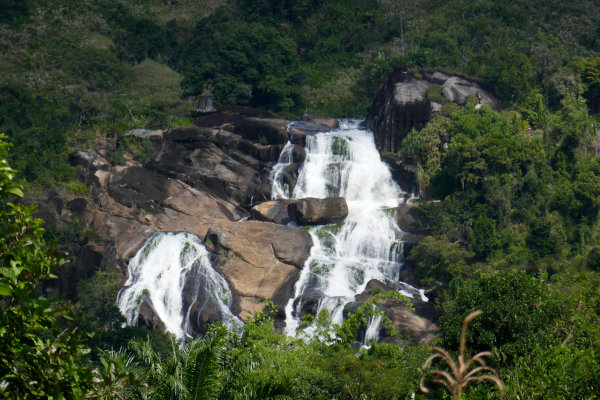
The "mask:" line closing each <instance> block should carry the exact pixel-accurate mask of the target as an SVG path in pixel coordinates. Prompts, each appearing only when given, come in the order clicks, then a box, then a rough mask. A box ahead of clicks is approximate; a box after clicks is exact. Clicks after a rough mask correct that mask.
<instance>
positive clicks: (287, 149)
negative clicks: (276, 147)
mask: <svg viewBox="0 0 600 400" xmlns="http://www.w3.org/2000/svg"><path fill="white" fill-rule="evenodd" d="M293 151H294V145H293V144H292V142H287V143H286V145H285V146H284V147H283V149H282V150H281V154H280V155H279V161H278V162H277V164H275V165H274V166H273V168H272V169H271V172H270V173H269V179H270V181H271V200H277V199H287V198H289V197H290V187H289V185H288V184H285V183H283V172H284V171H285V169H286V168H287V167H289V166H290V164H292V162H293V161H294V153H293Z"/></svg>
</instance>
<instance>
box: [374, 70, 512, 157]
mask: <svg viewBox="0 0 600 400" xmlns="http://www.w3.org/2000/svg"><path fill="white" fill-rule="evenodd" d="M467 102H472V103H473V104H474V105H475V107H480V106H481V105H487V106H489V107H491V108H492V109H494V110H498V109H499V108H500V103H499V102H498V100H496V98H495V97H494V96H493V95H492V94H491V93H490V92H489V91H488V90H486V89H485V88H484V87H483V85H482V84H481V83H479V82H477V81H474V80H472V79H468V78H465V77H461V76H451V75H447V74H445V73H443V72H440V71H435V70H421V71H419V72H418V73H415V72H410V71H408V70H406V69H405V68H399V69H396V70H395V71H394V72H393V73H392V74H390V75H389V76H388V78H387V79H386V80H385V81H384V82H383V83H382V85H381V86H380V87H379V89H378V90H377V93H376V95H375V101H374V102H373V106H372V107H371V109H370V111H369V114H368V115H367V118H366V121H365V123H366V125H367V126H368V127H369V128H370V129H371V130H372V131H373V134H374V135H375V143H376V145H377V148H378V149H379V151H380V152H382V153H385V152H397V151H398V150H399V149H400V144H401V143H402V140H403V139H404V138H405V137H406V135H407V134H408V132H410V131H411V129H413V128H414V129H421V128H423V127H424V126H425V125H426V124H427V122H428V121H429V120H430V119H431V116H432V114H433V113H435V112H442V111H443V108H444V105H445V104H447V103H455V104H457V105H459V106H463V105H465V104H466V103H467Z"/></svg>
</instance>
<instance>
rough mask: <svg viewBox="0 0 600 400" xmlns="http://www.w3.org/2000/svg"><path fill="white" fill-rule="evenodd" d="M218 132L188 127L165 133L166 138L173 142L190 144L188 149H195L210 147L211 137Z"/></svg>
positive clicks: (210, 129)
mask: <svg viewBox="0 0 600 400" xmlns="http://www.w3.org/2000/svg"><path fill="white" fill-rule="evenodd" d="M216 132H217V131H216V130H215V129H212V128H199V127H197V126H186V127H183V128H174V129H169V130H168V131H167V132H165V135H164V138H165V139H167V140H171V141H173V142H178V143H183V144H188V146H187V147H189V148H190V149H194V148H196V147H208V146H209V144H210V141H209V137H210V136H213V135H214V134H215V133H216Z"/></svg>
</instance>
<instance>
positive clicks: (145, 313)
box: [137, 299, 165, 329]
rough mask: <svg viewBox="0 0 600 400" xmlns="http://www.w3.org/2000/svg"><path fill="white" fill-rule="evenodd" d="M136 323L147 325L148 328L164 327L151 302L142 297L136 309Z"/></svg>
mask: <svg viewBox="0 0 600 400" xmlns="http://www.w3.org/2000/svg"><path fill="white" fill-rule="evenodd" d="M138 313H139V317H138V321H137V323H138V325H140V326H147V327H149V328H160V329H164V327H165V325H164V324H163V322H162V321H161V320H160V317H159V316H158V314H157V313H156V311H155V310H154V307H153V306H152V302H151V301H150V300H149V299H144V300H143V301H142V303H141V304H140V308H139V309H138Z"/></svg>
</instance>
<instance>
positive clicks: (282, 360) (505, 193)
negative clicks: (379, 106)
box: [0, 0, 600, 399]
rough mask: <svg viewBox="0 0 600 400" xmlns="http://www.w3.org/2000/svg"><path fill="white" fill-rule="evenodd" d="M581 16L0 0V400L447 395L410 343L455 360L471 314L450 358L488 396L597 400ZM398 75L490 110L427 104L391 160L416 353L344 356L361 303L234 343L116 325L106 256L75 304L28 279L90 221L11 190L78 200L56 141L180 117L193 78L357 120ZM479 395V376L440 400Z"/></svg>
mask: <svg viewBox="0 0 600 400" xmlns="http://www.w3.org/2000/svg"><path fill="white" fill-rule="evenodd" d="M598 21H600V4H598V2H597V1H594V0H588V1H576V2H559V1H555V0H546V1H541V0H536V1H526V0H516V1H511V2H502V1H492V0H476V1H465V0H449V1H439V0H415V1H412V2H408V1H405V0H377V1H366V0H330V1H324V2H320V1H315V0H285V1H273V0H256V1H249V0H219V1H213V2H207V1H205V0H187V1H186V0H171V1H160V0H144V1H137V2H134V1H129V0H53V1H50V0H20V1H17V0H0V49H1V51H2V57H0V132H1V133H3V135H4V136H3V138H2V144H1V147H0V150H1V154H0V158H1V159H2V161H1V163H0V200H1V201H2V208H1V209H0V238H1V240H0V257H1V259H2V265H1V267H0V311H1V315H0V396H1V397H3V398H9V399H22V398H68V399H71V398H73V399H75V398H97V399H113V398H119V399H138V398H156V399H164V398H169V399H175V398H176V399H180V398H181V399H189V398H194V399H198V398H202V399H209V398H210V399H213V398H214V399H217V398H218V399H229V398H231V399H266V398H273V399H275V398H281V399H283V398H294V399H433V398H436V399H440V398H451V397H452V395H451V394H450V393H449V392H448V391H447V390H446V389H445V388H444V387H443V386H441V385H437V386H436V385H435V384H432V385H430V383H431V381H428V382H427V384H428V387H430V388H431V389H432V390H433V392H432V393H429V394H425V393H423V392H422V391H421V390H419V380H420V378H421V376H423V373H424V372H425V371H426V369H424V363H425V361H426V360H427V359H428V358H429V357H430V356H431V355H432V354H434V351H435V350H434V349H433V348H432V345H433V346H439V347H441V348H443V349H446V350H447V351H448V352H449V353H450V355H452V356H454V355H457V354H458V352H459V349H460V337H461V328H462V326H463V321H464V319H465V317H466V316H467V315H468V314H469V313H471V312H472V311H475V310H482V311H483V314H482V315H481V316H478V317H477V318H475V319H474V320H473V321H472V322H471V323H470V325H469V328H468V331H467V336H466V338H467V348H466V352H467V354H466V355H465V357H472V356H473V355H474V354H475V353H477V352H481V351H490V352H491V357H488V358H486V363H487V364H486V368H488V367H489V370H488V371H492V372H494V373H495V374H497V376H499V377H500V378H501V379H502V380H503V382H504V385H505V387H504V395H505V397H506V398H509V399H596V398H598V393H600V223H599V213H600V158H599V154H600V24H599V23H598ZM399 67H404V68H407V69H408V70H410V71H413V72H414V73H415V74H418V71H419V70H420V69H422V68H435V69H437V70H441V71H444V72H448V73H450V74H459V75H462V76H468V77H472V78H474V79H477V80H479V81H480V82H482V83H483V84H484V85H486V86H487V87H489V88H490V90H491V91H493V92H494V93H495V94H496V96H497V97H498V98H499V100H500V101H501V103H502V107H503V111H502V112H495V111H492V110H490V109H489V108H487V107H482V108H480V109H475V107H473V106H472V105H466V106H465V107H464V108H462V107H458V106H456V107H447V108H445V109H444V112H443V113H441V114H439V115H437V116H436V117H434V118H433V119H432V120H431V121H430V122H429V123H428V124H427V126H425V127H424V128H423V129H421V130H413V131H411V132H410V133H409V135H408V136H407V138H406V139H405V140H404V142H403V143H402V147H401V148H400V150H399V152H398V153H397V154H394V155H390V156H393V157H396V158H398V159H401V160H403V162H405V163H407V164H409V165H411V166H412V168H413V170H414V171H416V172H415V175H416V182H417V184H418V187H419V191H420V193H421V194H422V195H423V196H424V197H427V198H429V199H435V200H436V201H431V202H430V201H423V202H422V204H421V205H420V206H419V207H418V208H417V214H418V217H419V219H420V223H421V224H422V225H424V226H428V227H429V229H428V233H427V236H426V237H425V238H424V239H423V240H422V241H421V242H420V243H419V244H418V245H417V246H415V247H414V248H413V249H412V251H411V253H410V255H409V257H408V260H407V261H408V262H409V263H410V264H411V265H412V266H413V267H414V270H415V276H416V280H417V283H418V285H419V286H420V287H423V288H427V289H428V290H429V292H428V293H430V294H431V299H432V301H434V302H435V305H436V308H437V309H438V310H439V312H440V315H441V318H440V333H439V335H438V337H437V338H436V339H435V341H434V342H433V343H432V344H431V345H419V346H416V345H414V344H413V343H412V342H411V340H410V339H407V338H406V337H404V336H402V335H401V334H398V335H396V340H395V343H394V344H390V343H380V344H373V345H372V346H371V347H370V348H369V349H363V350H361V351H358V350H356V349H355V348H353V347H352V343H353V342H354V339H355V337H356V333H357V332H358V330H359V329H361V327H364V325H365V324H366V315H365V313H366V312H367V310H366V309H362V310H359V312H357V313H356V314H354V315H353V316H352V317H351V318H349V319H347V320H346V322H345V323H344V324H343V326H337V327H335V328H334V330H335V332H336V335H335V336H334V337H331V338H330V340H329V341H326V343H324V342H319V341H313V342H309V343H306V342H304V341H302V340H299V339H293V338H289V337H286V336H284V335H280V334H276V333H273V315H271V314H270V313H269V312H264V313H261V314H259V315H256V316H254V317H253V319H252V320H251V321H250V322H249V323H247V324H246V325H245V330H244V332H243V334H241V335H237V334H234V333H230V332H227V331H226V330H225V329H224V328H223V327H222V326H219V325H218V324H215V325H214V326H213V327H212V328H211V329H210V331H209V332H208V333H207V334H206V335H205V336H204V337H202V338H197V339H194V340H191V341H189V342H188V343H185V344H183V345H180V344H178V343H176V342H175V339H174V338H172V337H170V336H169V335H168V334H166V333H163V332H161V331H159V330H152V331H149V330H147V329H145V328H141V327H122V324H123V322H124V318H123V316H122V315H121V314H120V313H119V310H118V309H117V308H116V307H115V306H114V304H113V303H114V299H115V298H116V294H117V282H118V280H119V279H120V278H119V277H118V276H116V275H115V274H113V273H112V272H110V271H98V272H97V273H96V274H95V275H94V276H93V277H92V278H90V279H88V280H82V281H80V282H79V287H78V291H79V292H80V293H85V294H86V296H80V297H79V298H76V299H73V298H71V299H64V298H61V297H60V296H59V295H57V294H56V292H53V291H51V290H45V289H47V288H48V287H50V286H51V285H48V284H47V283H48V281H51V279H52V278H53V272H52V271H53V268H54V267H56V266H58V265H60V264H62V263H64V262H65V261H66V258H67V257H68V255H65V253H64V251H68V250H69V244H70V243H72V242H83V241H86V240H90V238H91V237H93V232H81V231H80V229H79V228H78V226H77V223H76V221H75V223H72V224H71V225H69V227H68V229H57V228H54V227H52V226H45V227H43V224H42V222H41V221H40V220H36V219H35V218H34V217H33V213H34V210H33V209H32V208H30V207H27V206H25V205H23V204H21V203H20V202H19V201H18V200H17V199H18V198H19V197H22V196H23V195H24V193H25V194H26V195H27V196H33V197H35V195H36V194H37V193H39V192H41V191H43V190H44V189H46V188H49V187H61V188H63V189H64V190H66V191H70V192H72V193H75V194H79V195H83V196H85V195H89V193H90V188H88V187H86V185H85V184H84V183H82V182H81V181H79V180H78V174H77V171H76V169H75V167H73V166H71V165H70V164H69V162H68V157H69V154H71V153H72V152H73V151H74V150H76V149H79V148H84V147H86V146H89V145H90V144H91V143H93V142H94V140H96V139H97V138H98V137H114V136H115V135H117V134H118V133H120V132H123V131H125V130H128V129H133V128H168V127H176V126H185V125H191V120H192V119H193V113H194V110H195V108H196V106H197V104H196V103H197V100H196V99H197V98H198V97H199V96H201V95H203V94H207V93H210V94H212V95H213V96H214V100H215V103H216V104H218V105H230V104H238V105H248V106H253V107H259V108H264V109H267V110H269V111H271V112H273V113H275V114H276V115H279V116H282V117H290V118H291V117H293V116H297V115H300V114H302V113H307V112H310V113H317V114H321V115H326V116H333V117H364V116H365V115H366V113H367V111H368V109H369V107H370V106H371V102H372V100H373V96H374V93H375V90H376V89H377V87H378V85H379V84H381V82H382V81H383V80H384V79H385V78H386V77H387V76H388V75H389V74H390V73H391V72H392V71H394V70H395V69H396V68H399ZM442 138H444V141H445V143H446V145H444V146H442ZM139 150H140V151H142V150H143V149H139ZM114 156H117V155H114ZM9 165H10V166H9ZM11 167H12V168H14V169H12V168H11ZM438 200H439V201H438ZM59 250H60V251H59ZM316 317H317V318H318V317H319V316H316ZM321 322H322V326H323V332H327V331H328V321H327V320H326V318H323V320H322V321H321ZM433 367H434V368H437V369H441V370H444V368H445V365H444V364H443V363H442V362H440V361H439V360H437V361H434V363H433ZM494 376H496V375H494ZM498 396H499V391H498V389H497V387H496V386H495V385H494V384H493V382H492V381H488V382H486V381H482V382H480V383H477V384H473V385H471V386H470V387H469V388H468V389H467V391H466V392H465V394H464V395H463V397H461V398H465V399H489V398H498ZM454 398H458V397H456V396H455V397H454Z"/></svg>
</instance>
